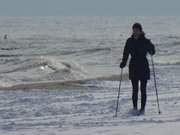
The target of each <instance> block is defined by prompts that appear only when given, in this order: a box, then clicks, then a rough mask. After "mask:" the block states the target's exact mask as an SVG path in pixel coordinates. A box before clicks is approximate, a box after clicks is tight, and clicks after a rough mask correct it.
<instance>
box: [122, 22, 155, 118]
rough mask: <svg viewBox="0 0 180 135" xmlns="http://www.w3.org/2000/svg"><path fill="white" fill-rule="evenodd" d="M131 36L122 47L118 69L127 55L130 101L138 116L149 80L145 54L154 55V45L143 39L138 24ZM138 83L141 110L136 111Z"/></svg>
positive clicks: (123, 65)
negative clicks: (129, 58) (130, 86)
mask: <svg viewBox="0 0 180 135" xmlns="http://www.w3.org/2000/svg"><path fill="white" fill-rule="evenodd" d="M132 30H133V34H132V36H131V37H130V38H128V39H127V41H126V45H125V47H124V52H123V59H122V62H121V64H120V68H124V67H125V66H126V63H127V60H128V57H129V55H131V60H130V64H129V79H130V80H131V82H132V88H133V90H132V91H133V92H132V101H133V112H137V113H138V114H139V115H141V114H144V112H145V106H146V97H147V96H146V85H147V80H149V79H150V69H149V63H148V60H147V58H146V56H147V53H149V54H150V55H154V54H155V48H154V45H153V44H152V43H151V41H150V40H149V39H147V38H146V37H145V34H144V32H143V28H142V26H141V24H140V23H135V24H134V25H133V27H132ZM139 82H140V90H141V109H140V110H139V111H138V89H139Z"/></svg>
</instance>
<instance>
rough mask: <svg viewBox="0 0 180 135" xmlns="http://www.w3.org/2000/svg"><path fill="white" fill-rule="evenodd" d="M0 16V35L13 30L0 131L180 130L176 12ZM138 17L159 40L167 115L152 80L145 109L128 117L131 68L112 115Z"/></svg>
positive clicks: (1, 82)
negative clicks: (126, 50)
mask: <svg viewBox="0 0 180 135" xmlns="http://www.w3.org/2000/svg"><path fill="white" fill-rule="evenodd" d="M0 20H1V23H0V25H1V26H2V29H1V31H0V34H1V35H3V34H4V33H7V35H8V40H6V41H4V40H3V39H1V41H0V46H1V49H0V52H1V57H0V60H1V61H0V63H1V64H0V76H1V78H0V87H1V90H0V134H2V135H17V134H18V135H30V134H33V135H56V134H57V135H59V134H60V135H61V134H62V135H121V134H122V135H123V134H126V135H128V134H130V135H131V134H135V135H142V134H144V135H152V134H153V135H154V134H157V135H161V134H163V135H166V134H168V135H169V134H171V135H178V134H179V133H178V131H179V130H178V127H179V126H180V113H179V112H180V91H179V88H180V87H179V84H180V72H179V69H180V65H179V64H180V61H179V55H180V53H179V49H180V31H178V30H179V29H178V28H179V27H180V26H179V25H178V24H179V23H178V22H179V21H180V18H179V17H32V18H31V17H20V18H16V17H15V18H13V17H1V18H0ZM137 20H138V21H140V22H142V23H143V25H144V27H145V31H146V32H147V37H149V38H151V39H152V42H154V43H155V44H156V50H157V54H156V55H155V57H154V60H155V67H156V73H157V86H158V91H159V99H160V107H161V110H162V114H161V115H159V114H158V112H157V103H156V93H155V89H154V82H153V79H151V80H150V81H149V83H148V102H147V110H146V114H145V115H144V116H132V115H131V114H129V110H130V109H131V108H132V103H131V92H132V91H131V84H130V82H129V81H128V79H127V68H126V69H125V73H124V79H123V82H122V91H121V95H120V102H119V103H120V107H119V111H118V117H117V118H114V117H113V116H114V114H115V103H116V98H117V92H118V85H119V81H118V76H119V74H120V69H119V62H120V59H121V57H122V51H123V47H124V43H125V40H126V38H128V36H129V35H130V34H131V33H130V32H131V28H130V27H131V24H132V23H133V22H135V21H137ZM150 67H151V68H152V66H151V62H150ZM79 80H80V81H79ZM63 82H64V83H63ZM24 84H28V87H26V86H27V85H24ZM31 84H32V85H31ZM6 88H9V89H8V90H6ZM11 88H12V89H11Z"/></svg>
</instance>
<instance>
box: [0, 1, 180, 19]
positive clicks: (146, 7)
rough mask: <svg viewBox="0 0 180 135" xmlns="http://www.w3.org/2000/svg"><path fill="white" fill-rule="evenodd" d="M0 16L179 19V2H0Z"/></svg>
mask: <svg viewBox="0 0 180 135" xmlns="http://www.w3.org/2000/svg"><path fill="white" fill-rule="evenodd" d="M0 2H1V3H0V15H1V16H65V15H70V16H73V15H83V16H86V15H95V16H99V15H104V16H106V15H107V16H109V15H114V16H116V15H120V16H121V15H180V0H0Z"/></svg>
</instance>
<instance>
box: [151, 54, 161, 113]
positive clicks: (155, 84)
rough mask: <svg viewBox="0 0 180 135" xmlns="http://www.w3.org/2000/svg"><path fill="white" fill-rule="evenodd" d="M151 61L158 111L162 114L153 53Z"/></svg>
mask: <svg viewBox="0 0 180 135" xmlns="http://www.w3.org/2000/svg"><path fill="white" fill-rule="evenodd" d="M151 61H152V68H153V76H154V87H155V90H156V97H157V105H158V112H159V114H161V111H160V105H159V97H158V90H157V83H156V73H155V66H154V61H153V56H152V55H151Z"/></svg>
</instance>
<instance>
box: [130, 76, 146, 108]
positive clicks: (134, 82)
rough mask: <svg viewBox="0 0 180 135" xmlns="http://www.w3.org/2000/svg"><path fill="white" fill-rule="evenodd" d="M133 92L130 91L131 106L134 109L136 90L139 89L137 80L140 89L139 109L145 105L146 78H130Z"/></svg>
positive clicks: (136, 104) (136, 96) (136, 100)
mask: <svg viewBox="0 0 180 135" xmlns="http://www.w3.org/2000/svg"><path fill="white" fill-rule="evenodd" d="M131 82H132V87H133V92H132V101H133V107H134V108H135V109H137V108H138V90H139V82H140V90H141V109H143V110H144V109H145V106H146V99H147V94H146V85H147V80H131Z"/></svg>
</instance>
